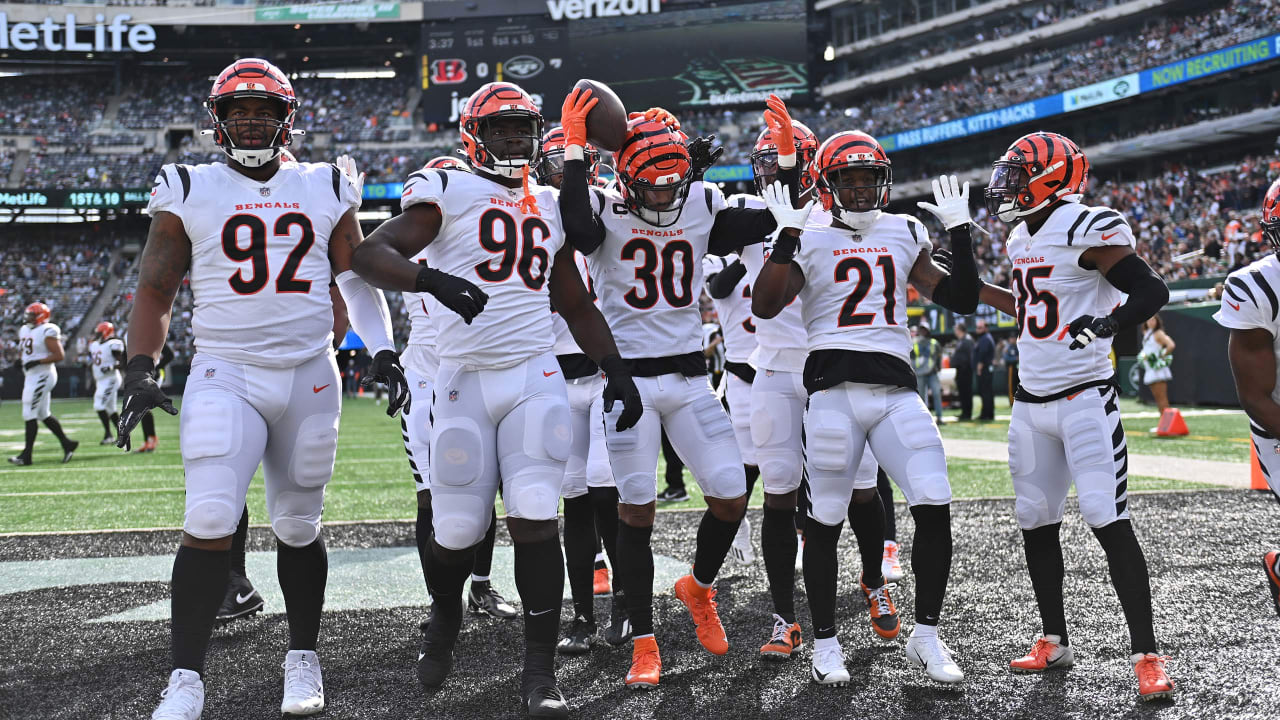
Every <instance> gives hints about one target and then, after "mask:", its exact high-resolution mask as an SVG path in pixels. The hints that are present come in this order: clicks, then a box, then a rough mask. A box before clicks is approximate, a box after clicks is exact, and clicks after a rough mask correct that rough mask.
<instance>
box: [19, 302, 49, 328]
mask: <svg viewBox="0 0 1280 720" xmlns="http://www.w3.org/2000/svg"><path fill="white" fill-rule="evenodd" d="M25 314H26V320H27V322H28V323H29V324H31V325H43V324H45V323H47V322H49V316H50V315H51V314H52V313H51V312H50V311H49V306H48V305H45V304H44V303H42V302H33V303H31V304H30V305H28V306H27V309H26V311H25Z"/></svg>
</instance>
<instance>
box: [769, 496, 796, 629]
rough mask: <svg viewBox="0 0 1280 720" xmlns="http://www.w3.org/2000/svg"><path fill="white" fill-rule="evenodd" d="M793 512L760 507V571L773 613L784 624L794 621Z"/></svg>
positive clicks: (794, 540) (794, 552) (794, 545)
mask: <svg viewBox="0 0 1280 720" xmlns="http://www.w3.org/2000/svg"><path fill="white" fill-rule="evenodd" d="M794 515H795V511H794V510H779V509H777V508H771V507H769V506H768V505H767V504H766V505H765V506H764V521H763V522H761V524H760V546H761V547H762V548H763V550H764V572H765V576H766V577H768V578H769V594H770V595H771V596H772V597H773V611H774V612H776V613H778V615H779V616H781V617H782V619H783V620H786V621H787V623H788V624H789V623H793V622H795V621H796V601H795V584H796V571H795V563H796V544H797V543H798V542H800V539H799V536H797V535H796V528H795V523H794V520H793V516H794Z"/></svg>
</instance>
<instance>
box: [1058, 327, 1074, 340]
mask: <svg viewBox="0 0 1280 720" xmlns="http://www.w3.org/2000/svg"><path fill="white" fill-rule="evenodd" d="M1070 327H1071V326H1070V325H1063V326H1062V332H1060V333H1058V339H1059V340H1062V339H1063V338H1065V337H1066V336H1067V329H1068V328H1070Z"/></svg>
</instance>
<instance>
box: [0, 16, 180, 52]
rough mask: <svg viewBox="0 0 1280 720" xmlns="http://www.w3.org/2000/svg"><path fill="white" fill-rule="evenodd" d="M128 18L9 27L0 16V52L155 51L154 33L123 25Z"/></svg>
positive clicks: (146, 28) (49, 20)
mask: <svg viewBox="0 0 1280 720" xmlns="http://www.w3.org/2000/svg"><path fill="white" fill-rule="evenodd" d="M131 17H132V16H130V15H116V16H114V17H112V18H111V20H110V21H108V20H107V18H106V16H104V15H101V14H99V15H94V16H93V19H94V24H93V25H90V24H88V23H81V22H78V21H77V20H76V15H75V13H67V14H66V16H65V17H64V19H63V20H62V21H61V22H60V21H58V20H55V19H53V18H51V17H49V18H45V19H44V22H41V23H30V22H18V23H13V24H12V25H10V24H9V15H8V13H3V12H0V50H20V51H22V52H31V51H33V50H46V51H49V52H124V51H126V50H131V51H133V52H138V53H144V52H151V51H152V50H155V48H156V29H155V28H153V27H151V26H150V25H147V24H146V23H137V24H134V25H126V24H125V23H127V22H129V20H130V18H131Z"/></svg>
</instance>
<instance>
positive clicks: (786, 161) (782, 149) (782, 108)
mask: <svg viewBox="0 0 1280 720" xmlns="http://www.w3.org/2000/svg"><path fill="white" fill-rule="evenodd" d="M768 104H769V109H768V110H765V111H764V122H765V124H766V125H768V126H769V132H770V133H771V134H772V135H773V138H774V140H775V142H777V144H778V166H779V167H795V164H796V151H795V147H796V136H795V132H794V131H793V130H792V128H791V122H792V121H791V113H789V112H787V105H786V103H784V102H782V99H781V98H779V97H778V96H777V95H770V96H769V101H768Z"/></svg>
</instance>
